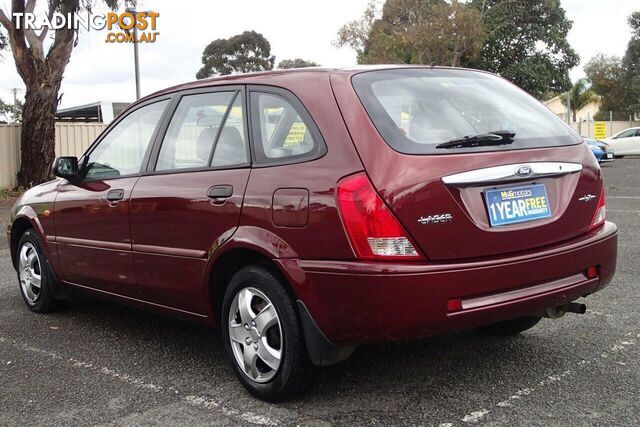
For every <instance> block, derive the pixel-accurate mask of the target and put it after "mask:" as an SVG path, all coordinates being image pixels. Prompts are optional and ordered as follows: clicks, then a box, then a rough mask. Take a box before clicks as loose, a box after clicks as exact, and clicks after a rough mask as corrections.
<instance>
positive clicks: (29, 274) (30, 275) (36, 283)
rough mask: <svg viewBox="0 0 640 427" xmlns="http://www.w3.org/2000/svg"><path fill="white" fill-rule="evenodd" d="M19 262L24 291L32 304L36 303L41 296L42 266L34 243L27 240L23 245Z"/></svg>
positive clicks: (21, 283) (21, 284)
mask: <svg viewBox="0 0 640 427" xmlns="http://www.w3.org/2000/svg"><path fill="white" fill-rule="evenodd" d="M18 263H19V274H20V287H21V288H22V293H23V294H24V297H25V298H26V299H27V301H28V302H29V303H30V304H35V303H36V301H38V298H39V296H40V288H41V284H42V267H41V265H40V257H39V255H38V252H37V251H36V248H35V246H33V244H31V243H29V242H26V243H25V244H24V245H22V247H21V248H20V255H19V260H18Z"/></svg>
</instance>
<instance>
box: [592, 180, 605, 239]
mask: <svg viewBox="0 0 640 427" xmlns="http://www.w3.org/2000/svg"><path fill="white" fill-rule="evenodd" d="M606 214H607V209H606V207H605V194H604V185H603V186H602V192H601V193H600V200H598V206H597V207H596V214H595V215H594V216H593V221H591V228H590V229H589V231H591V230H594V229H596V228H598V227H600V226H601V225H602V224H604V220H605V218H606Z"/></svg>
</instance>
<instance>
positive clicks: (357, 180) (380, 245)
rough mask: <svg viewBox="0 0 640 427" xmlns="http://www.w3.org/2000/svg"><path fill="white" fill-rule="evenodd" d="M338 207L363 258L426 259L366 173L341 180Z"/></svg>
mask: <svg viewBox="0 0 640 427" xmlns="http://www.w3.org/2000/svg"><path fill="white" fill-rule="evenodd" d="M337 197H338V207H339V208H340V214H341V216H342V221H343V223H344V227H345V229H346V231H347V234H348V235H349V240H350V241H351V244H352V245H353V248H354V250H355V251H356V255H357V256H358V257H359V258H375V259H383V258H394V259H397V258H402V259H419V258H422V256H421V255H420V254H418V252H417V251H416V248H415V247H414V245H413V243H412V242H411V240H410V239H409V236H408V235H407V232H406V231H405V230H404V228H402V225H400V223H399V222H398V220H397V219H396V218H395V217H394V216H393V214H392V213H391V211H389V208H387V206H386V205H385V204H384V202H383V201H382V199H381V198H380V196H378V194H377V193H376V191H375V190H374V188H373V186H372V185H371V182H369V179H368V178H367V176H366V175H365V174H364V173H361V174H358V175H353V176H350V177H347V178H345V179H343V180H342V181H340V182H339V183H338V192H337Z"/></svg>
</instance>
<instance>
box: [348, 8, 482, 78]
mask: <svg viewBox="0 0 640 427" xmlns="http://www.w3.org/2000/svg"><path fill="white" fill-rule="evenodd" d="M376 12H377V10H376V2H375V1H372V2H371V3H369V5H368V6H367V9H366V10H365V12H364V14H363V16H362V17H361V18H360V19H358V20H356V21H352V22H349V23H347V24H346V25H344V26H343V27H342V28H340V30H339V31H338V40H337V41H336V45H337V46H349V47H351V48H353V49H355V51H356V52H357V54H358V62H359V63H361V64H375V63H384V62H392V63H404V64H438V65H450V66H454V67H455V66H458V65H461V64H464V63H466V62H468V61H470V60H471V59H473V58H474V57H475V56H476V55H477V54H478V53H479V52H480V50H481V48H482V44H483V42H484V39H485V37H486V34H485V31H484V29H483V27H482V22H481V16H480V13H479V12H478V11H477V10H475V9H473V8H470V7H468V6H467V5H466V3H462V2H459V1H457V0H451V1H449V2H446V1H444V0H387V1H386V2H385V3H384V6H383V7H382V15H381V17H380V18H378V19H377V18H376Z"/></svg>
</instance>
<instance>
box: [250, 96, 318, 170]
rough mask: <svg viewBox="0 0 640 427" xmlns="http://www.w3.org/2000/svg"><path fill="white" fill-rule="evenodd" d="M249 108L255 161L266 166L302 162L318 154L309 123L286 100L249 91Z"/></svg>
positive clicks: (316, 143)
mask: <svg viewBox="0 0 640 427" xmlns="http://www.w3.org/2000/svg"><path fill="white" fill-rule="evenodd" d="M251 105H252V107H251V108H252V113H253V115H254V117H253V119H252V120H253V121H254V123H253V129H254V138H255V139H256V141H255V147H256V156H257V158H258V160H262V161H263V162H267V163H269V162H279V161H289V160H294V159H298V158H300V159H306V158H308V157H310V156H313V155H315V154H317V153H318V152H319V151H320V149H319V148H320V146H319V144H318V141H317V140H316V138H314V135H313V133H312V131H311V129H310V126H309V122H308V121H307V120H305V119H304V118H303V117H302V116H301V112H300V111H299V110H298V109H296V108H295V107H294V106H293V105H292V104H291V103H290V102H289V101H288V100H287V99H285V98H284V97H282V96H279V95H275V94H271V93H262V92H252V93H251Z"/></svg>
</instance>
